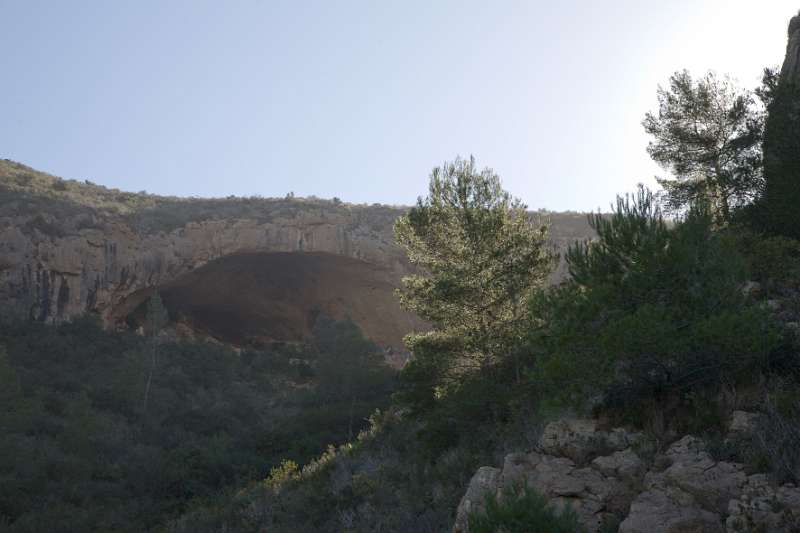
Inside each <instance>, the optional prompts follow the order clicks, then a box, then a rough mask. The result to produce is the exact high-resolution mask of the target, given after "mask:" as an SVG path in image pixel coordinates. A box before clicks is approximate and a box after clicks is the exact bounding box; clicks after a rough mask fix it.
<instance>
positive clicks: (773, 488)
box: [453, 411, 800, 533]
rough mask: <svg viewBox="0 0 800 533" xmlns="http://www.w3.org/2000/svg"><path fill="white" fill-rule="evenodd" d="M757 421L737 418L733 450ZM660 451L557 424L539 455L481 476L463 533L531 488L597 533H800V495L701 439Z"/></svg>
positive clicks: (589, 425) (462, 517)
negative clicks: (476, 515) (497, 498)
mask: <svg viewBox="0 0 800 533" xmlns="http://www.w3.org/2000/svg"><path fill="white" fill-rule="evenodd" d="M757 417H758V415H756V414H753V413H746V412H743V411H737V412H735V413H734V414H733V417H732V419H731V420H730V424H729V428H728V434H727V436H726V440H728V441H730V442H733V441H735V440H736V439H742V438H746V437H747V436H748V435H750V434H751V433H752V432H753V431H754V430H755V428H756V424H757ZM656 448H657V447H656V446H655V443H653V442H651V441H649V440H648V439H647V438H646V437H645V435H643V434H642V433H636V432H631V431H628V430H626V429H623V428H614V429H602V428H600V427H599V423H598V422H597V421H595V420H560V421H557V422H553V423H551V424H549V425H548V426H547V427H546V428H545V430H544V433H543V435H542V437H541V439H540V441H539V443H538V446H537V447H536V449H535V450H533V451H528V452H523V453H512V454H509V455H507V456H506V457H505V460H504V462H503V465H502V467H500V468H495V467H490V466H484V467H481V468H480V469H479V470H478V471H477V472H476V473H475V475H474V476H473V478H472V480H471V481H470V484H469V488H468V489H467V492H466V494H465V495H464V497H463V498H462V500H461V503H460V504H459V507H458V512H457V517H456V522H455V525H454V527H453V531H454V532H455V533H466V532H468V531H469V527H468V523H467V519H468V515H469V514H470V513H471V512H475V511H480V510H481V509H482V507H483V505H484V502H485V499H486V497H487V495H491V494H497V495H501V494H502V490H503V489H504V488H507V487H510V486H512V485H515V484H524V483H527V486H528V487H530V488H533V489H534V490H536V491H537V492H539V493H540V494H542V495H544V496H545V497H547V498H548V499H549V500H550V502H551V503H552V504H553V505H555V506H564V505H569V506H571V507H572V509H573V510H575V511H576V513H577V514H578V516H579V518H580V520H581V522H582V523H583V524H584V525H585V527H586V528H587V530H588V531H589V532H592V533H594V532H603V531H615V530H617V527H618V531H619V532H620V533H698V532H725V533H734V532H737V533H738V532H765V533H766V532H770V533H790V532H797V531H800V488H798V487H797V486H795V485H793V484H783V485H777V484H775V483H773V482H771V480H770V479H769V478H768V476H767V475H765V474H763V473H753V472H750V469H749V468H748V467H747V466H745V465H743V464H739V463H735V462H725V461H717V460H715V459H713V458H712V456H711V454H710V453H709V451H708V446H707V444H706V443H705V442H703V441H702V440H701V439H699V438H697V437H695V436H692V435H686V436H684V437H683V438H681V439H679V440H677V441H675V442H673V443H672V444H670V445H669V446H667V447H666V448H665V449H664V450H663V451H661V452H656V451H655V450H656Z"/></svg>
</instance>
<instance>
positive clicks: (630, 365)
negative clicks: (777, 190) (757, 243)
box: [531, 189, 781, 412]
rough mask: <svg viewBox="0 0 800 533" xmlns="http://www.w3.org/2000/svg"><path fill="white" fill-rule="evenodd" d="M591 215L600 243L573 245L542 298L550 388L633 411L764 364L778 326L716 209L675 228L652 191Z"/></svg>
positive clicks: (534, 340) (539, 369) (542, 376)
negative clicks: (714, 215) (751, 291)
mask: <svg viewBox="0 0 800 533" xmlns="http://www.w3.org/2000/svg"><path fill="white" fill-rule="evenodd" d="M590 223H591V224H592V226H593V227H594V228H595V229H596V230H597V233H598V240H597V241H596V242H590V243H584V244H578V245H576V246H574V247H573V248H571V249H570V251H569V252H568V254H567V262H568V265H569V269H570V273H571V275H572V278H571V279H570V280H568V281H567V282H566V283H564V284H563V285H561V286H559V287H556V288H554V289H552V290H551V291H549V292H547V293H545V294H544V295H542V296H540V297H539V298H537V299H536V300H535V302H534V305H533V310H532V311H533V314H534V315H535V316H538V317H541V318H542V319H543V325H542V326H541V327H540V328H538V329H537V330H535V331H534V332H533V334H532V336H531V345H532V348H534V349H536V350H538V351H541V352H542V355H541V356H540V357H539V358H538V360H537V365H536V368H535V371H534V372H533V373H532V377H533V378H534V379H536V380H540V381H541V382H542V384H543V385H544V387H545V389H546V391H547V392H546V394H545V397H547V398H548V399H550V400H555V401H556V403H561V404H568V405H573V406H578V407H587V406H588V405H591V404H594V405H598V401H599V402H600V403H601V404H602V405H605V406H606V407H615V408H621V409H622V410H623V411H628V412H635V411H636V410H637V409H640V408H641V406H642V405H643V403H651V404H653V403H655V404H660V405H665V404H666V403H667V402H666V400H667V399H669V398H672V399H674V398H675V397H676V396H678V397H681V396H687V393H690V392H692V391H696V390H700V389H703V388H705V387H708V386H712V387H714V386H719V385H721V384H723V383H736V382H739V381H742V380H746V379H749V378H751V377H752V376H754V375H757V374H758V371H759V370H761V369H763V368H764V367H765V365H766V364H767V362H768V356H769V355H770V354H771V353H772V352H773V351H774V350H775V349H777V348H778V346H779V345H780V342H781V337H780V334H779V330H778V328H777V327H776V326H775V325H774V324H773V322H772V319H771V318H770V317H769V315H768V313H767V312H766V311H764V310H763V309H761V308H760V307H758V305H757V303H755V302H751V301H747V300H746V298H745V297H744V296H743V295H742V291H741V286H742V284H743V283H744V281H745V280H746V279H747V269H746V264H745V262H744V259H743V258H742V257H741V255H740V254H739V253H738V251H737V250H736V247H735V245H734V242H733V240H732V239H731V238H730V237H729V236H727V235H726V234H725V233H722V232H718V231H715V230H714V229H713V224H712V221H711V217H710V216H709V214H708V212H707V210H705V209H703V208H694V209H692V210H691V211H690V212H689V213H688V214H687V215H686V217H685V218H684V219H683V220H680V221H678V222H677V223H676V224H675V225H674V226H669V225H668V224H667V223H666V222H665V221H664V220H663V218H662V216H661V213H660V211H659V209H658V207H657V205H656V203H655V201H654V197H653V195H652V194H651V193H649V192H648V191H646V190H644V189H642V190H640V192H639V194H638V195H637V196H636V197H635V198H624V199H622V198H620V199H619V201H618V203H617V206H616V210H615V212H614V213H613V214H612V216H610V217H601V216H599V215H594V216H592V218H591V220H590Z"/></svg>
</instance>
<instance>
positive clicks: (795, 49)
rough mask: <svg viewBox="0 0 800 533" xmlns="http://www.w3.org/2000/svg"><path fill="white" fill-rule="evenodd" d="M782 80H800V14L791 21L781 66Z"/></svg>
mask: <svg viewBox="0 0 800 533" xmlns="http://www.w3.org/2000/svg"><path fill="white" fill-rule="evenodd" d="M781 80H786V81H793V82H798V81H800V14H798V15H795V16H794V17H792V20H790V21H789V42H788V44H787V45H786V57H785V58H784V60H783V67H782V68H781Z"/></svg>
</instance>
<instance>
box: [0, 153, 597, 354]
mask: <svg viewBox="0 0 800 533" xmlns="http://www.w3.org/2000/svg"><path fill="white" fill-rule="evenodd" d="M403 211H404V208H397V207H389V206H381V205H372V206H368V205H346V204H342V203H341V202H339V201H328V200H318V199H294V198H286V199H263V198H228V199H214V200H208V199H191V198H189V199H187V198H167V197H158V196H153V195H147V194H141V193H139V194H133V193H126V192H122V191H118V190H113V189H107V188H104V187H100V186H97V185H94V184H92V183H89V182H86V183H79V182H76V181H64V180H61V179H59V178H56V177H54V176H50V175H47V174H43V173H41V172H37V171H35V170H33V169H31V168H28V167H26V166H24V165H21V164H18V163H14V162H11V161H7V160H0V303H1V304H2V312H3V313H6V314H12V315H16V316H22V317H29V318H31V319H34V320H39V321H45V322H54V323H57V322H62V321H66V320H69V319H71V318H73V317H76V316H79V315H82V314H84V313H87V312H88V313H96V314H98V315H99V316H101V317H102V318H103V320H104V322H105V323H106V324H107V325H109V326H112V325H115V324H117V325H120V324H124V323H125V321H126V319H127V318H128V317H129V316H130V315H131V314H132V313H133V312H134V311H135V310H136V309H137V307H139V306H140V305H141V304H142V303H143V302H144V301H145V300H146V299H147V298H148V297H149V296H150V295H151V294H152V292H153V291H154V290H156V289H157V290H159V291H160V292H162V296H163V295H164V294H167V295H168V296H172V299H173V300H180V301H177V302H176V301H173V302H172V303H173V304H174V309H170V311H171V313H172V312H173V311H176V309H177V310H178V311H181V312H183V311H186V313H187V315H192V313H194V315H196V316H195V318H197V315H198V313H199V314H200V315H202V316H199V318H198V320H193V319H192V316H189V317H188V318H187V322H188V323H190V324H191V323H194V325H200V326H201V328H200V329H203V330H205V331H223V330H224V331H230V326H231V323H232V322H237V323H242V324H244V322H248V323H252V322H254V321H258V320H261V322H262V323H265V322H268V321H272V322H273V323H275V324H278V323H280V324H282V325H281V327H280V328H278V329H279V330H280V335H282V336H284V337H286V336H288V337H291V336H292V335H304V334H305V335H307V334H308V332H309V321H311V320H313V317H314V316H316V314H317V313H319V312H324V313H326V314H331V315H333V316H334V318H343V317H345V316H350V317H351V318H353V320H355V321H356V323H358V324H359V326H361V328H362V329H363V330H364V331H365V333H366V334H367V335H368V336H370V337H371V338H372V339H373V340H375V341H376V342H378V343H380V344H383V345H384V346H388V347H393V348H397V349H402V342H401V339H402V336H403V335H404V334H405V333H407V332H409V331H411V330H412V329H415V328H420V327H424V325H423V324H422V323H421V322H420V321H419V320H418V319H416V318H415V317H413V316H412V315H410V314H408V313H406V312H405V311H403V310H402V309H401V308H400V307H399V304H398V303H397V300H396V298H394V296H393V290H394V288H395V287H397V286H398V284H399V281H400V279H401V277H402V276H403V275H405V274H407V273H409V272H410V271H411V267H410V265H409V264H408V261H407V259H406V257H405V254H404V253H403V251H402V250H401V249H399V248H398V247H397V246H396V245H395V244H394V239H393V229H392V227H393V224H394V221H395V219H396V218H397V216H399V215H400V214H401V213H402V212H403ZM550 217H551V221H552V226H551V238H552V240H553V242H554V244H555V246H556V247H558V248H562V249H563V248H565V247H566V245H567V244H568V243H570V242H572V241H574V240H575V239H580V238H586V237H588V236H590V235H591V231H590V230H589V228H588V226H587V223H586V219H585V216H584V215H582V214H578V213H571V214H551V215H550ZM285 253H291V254H297V258H295V257H294V256H292V259H291V260H288V259H287V258H286V257H279V254H285ZM258 254H267V255H270V254H271V255H270V257H266V256H265V257H262V258H259V257H258ZM237 258H240V259H237ZM279 265H284V266H283V267H280V266H279ZM281 268H282V269H283V270H287V269H288V270H291V271H292V272H289V273H287V272H279V271H276V270H275V269H278V270H280V269H281ZM247 269H249V270H247ZM270 269H272V270H270ZM254 271H258V273H257V274H256V273H254ZM265 271H269V272H272V273H274V274H275V275H272V274H270V275H269V276H267V275H265V274H264V272H265ZM289 274H293V275H289ZM301 274H302V276H305V278H304V279H302V280H301V279H299V277H302V276H301ZM556 275H557V276H558V275H563V265H562V267H561V272H560V274H556ZM239 278H241V279H242V283H236V281H238V279H239ZM248 280H249V281H248ZM209 285H212V286H210V287H209ZM237 291H238V293H237ZM183 304H186V305H183ZM212 307H213V309H212ZM245 307H246V308H245ZM222 312H224V313H227V314H226V315H225V316H222V315H221V314H220V313H222ZM248 314H249V315H250V316H248ZM259 317H260V318H259ZM173 318H175V316H173ZM256 319H258V320H256ZM223 322H224V323H225V324H221V323H223ZM222 326H225V327H222ZM262 329H263V328H262ZM275 331H277V330H275V329H274V328H273V330H269V328H267V330H264V331H262V330H261V329H259V328H258V327H250V328H249V329H248V331H247V332H246V334H247V335H248V336H250V337H259V336H260V337H263V338H264V339H265V340H267V339H268V338H269V337H270V335H272V334H273V333H275ZM280 335H279V336H280ZM223 337H224V335H223ZM288 337H287V338H278V339H273V340H293V339H290V338H288ZM223 340H228V341H230V340H231V338H230V335H229V336H228V338H224V339H223ZM294 340H298V339H294Z"/></svg>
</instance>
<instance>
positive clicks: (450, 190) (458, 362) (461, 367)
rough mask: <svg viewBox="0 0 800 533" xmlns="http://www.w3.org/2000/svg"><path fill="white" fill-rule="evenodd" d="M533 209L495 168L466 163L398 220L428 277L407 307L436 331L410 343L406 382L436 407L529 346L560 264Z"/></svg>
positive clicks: (440, 175) (404, 297) (402, 240)
mask: <svg viewBox="0 0 800 533" xmlns="http://www.w3.org/2000/svg"><path fill="white" fill-rule="evenodd" d="M525 208H526V206H525V205H524V204H523V203H522V202H521V201H520V200H518V199H515V198H512V197H511V195H509V194H508V193H507V192H506V191H504V190H503V189H502V187H501V185H500V179H499V177H498V176H497V175H496V174H495V173H494V172H493V171H492V170H491V169H484V170H481V171H479V170H478V169H477V168H476V166H475V160H474V159H473V158H470V159H469V160H462V159H457V160H456V161H454V162H452V163H446V164H444V165H443V166H442V167H439V168H435V169H434V170H433V173H432V174H431V176H430V186H429V192H428V196H427V198H425V199H422V198H420V199H419V200H418V201H417V205H416V206H415V207H414V208H412V209H411V210H410V211H409V212H408V213H407V214H406V215H405V216H403V217H400V218H399V219H398V220H397V222H396V224H395V236H396V239H397V242H398V243H399V245H400V246H402V247H403V248H404V249H405V250H406V252H407V253H408V257H409V260H410V261H411V263H412V264H414V265H415V266H416V267H417V268H418V269H419V274H416V275H412V276H408V277H406V278H404V279H403V282H402V287H401V289H399V291H398V292H399V296H400V301H401V304H402V305H403V306H404V307H405V308H406V309H409V310H411V311H413V312H415V313H416V314H417V315H419V316H420V317H422V318H423V319H425V320H427V321H428V322H429V323H430V324H431V327H432V328H431V330H430V331H428V332H426V333H415V334H411V335H409V336H407V337H406V344H407V346H408V347H409V349H410V350H411V351H412V352H413V354H414V357H413V358H412V361H411V363H410V365H409V366H408V367H407V369H406V371H405V376H406V379H410V380H411V381H414V382H416V383H415V384H416V385H417V386H418V388H419V389H421V390H422V392H423V396H425V397H426V398H427V399H428V400H429V399H430V398H431V397H432V395H433V394H434V393H435V392H436V391H437V390H438V391H439V392H441V391H442V389H443V388H445V387H446V386H447V385H448V384H450V383H453V382H458V380H459V378H460V377H461V376H462V375H463V374H464V373H469V372H475V371H483V372H486V371H487V370H488V369H489V368H491V367H492V365H493V364H494V363H496V362H498V361H500V360H502V359H503V358H504V357H507V356H508V355H509V354H510V353H512V351H513V347H514V346H515V345H516V344H517V343H518V341H519V339H520V338H522V336H523V331H524V328H525V325H524V322H525V320H524V317H526V316H527V315H526V302H527V300H528V298H529V296H530V294H531V292H532V291H533V290H534V289H536V288H538V287H540V286H542V285H543V284H544V283H545V280H546V278H547V275H548V274H549V273H550V271H551V270H552V266H553V254H552V252H551V249H550V247H549V246H548V244H547V226H546V225H545V224H542V223H541V222H538V221H534V220H533V219H532V217H531V216H529V214H528V213H527V212H526V211H525Z"/></svg>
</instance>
